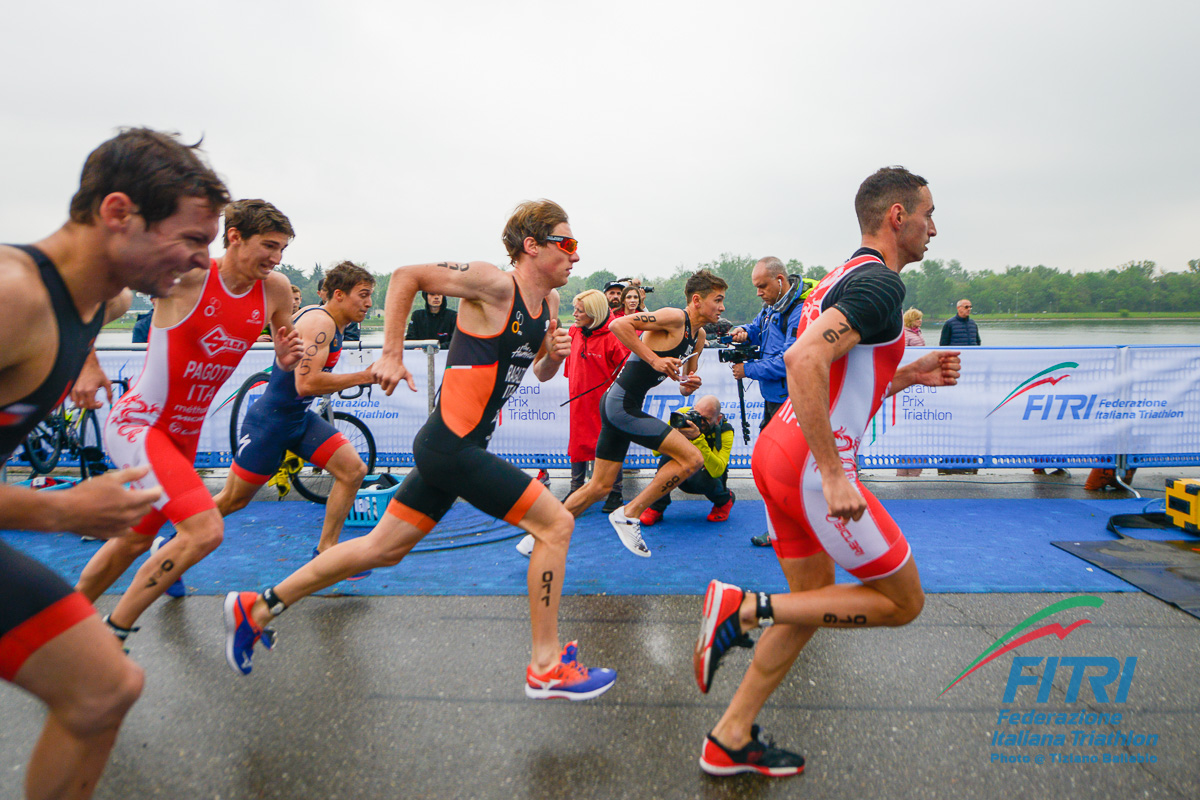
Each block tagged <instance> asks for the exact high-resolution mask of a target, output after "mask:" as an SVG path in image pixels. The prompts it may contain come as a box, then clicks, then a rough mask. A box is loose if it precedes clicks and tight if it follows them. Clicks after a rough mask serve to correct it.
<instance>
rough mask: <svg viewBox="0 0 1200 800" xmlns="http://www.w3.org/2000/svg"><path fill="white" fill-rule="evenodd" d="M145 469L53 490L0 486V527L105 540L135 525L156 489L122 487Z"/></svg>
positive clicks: (159, 491) (155, 496) (155, 495)
mask: <svg viewBox="0 0 1200 800" xmlns="http://www.w3.org/2000/svg"><path fill="white" fill-rule="evenodd" d="M149 471H150V468H149V467H133V468H130V469H122V470H113V471H111V472H106V473H104V474H103V475H101V476H100V477H98V478H92V479H91V480H87V481H84V482H83V483H80V484H79V485H77V486H74V487H72V488H70V489H66V490H64V491H58V492H39V491H36V490H33V489H26V488H25V487H23V486H8V485H2V484H0V527H2V528H5V529H8V530H12V529H15V530H25V531H44V532H47V533H58V532H62V531H67V532H70V533H78V534H80V535H81V536H94V537H96V538H97V539H111V538H112V537H114V536H119V535H120V534H122V533H123V532H125V530H127V529H128V528H130V527H132V526H133V525H135V524H137V522H138V520H140V519H141V518H142V517H144V516H146V514H147V513H149V511H150V509H151V508H152V507H153V506H154V501H155V500H157V499H158V498H159V496H160V495H161V494H162V489H159V488H154V489H126V488H125V484H126V483H128V482H130V481H135V480H138V479H139V478H142V477H144V476H145V475H146V473H147V472H149Z"/></svg>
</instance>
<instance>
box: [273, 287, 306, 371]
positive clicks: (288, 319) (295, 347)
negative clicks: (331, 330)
mask: <svg viewBox="0 0 1200 800" xmlns="http://www.w3.org/2000/svg"><path fill="white" fill-rule="evenodd" d="M265 284H266V285H265V287H264V288H265V289H266V295H267V319H268V320H270V322H271V337H272V339H274V341H275V363H276V364H278V365H279V368H280V369H282V370H283V371H284V372H291V371H292V370H294V369H295V368H296V365H297V364H299V363H300V358H301V356H303V355H304V341H303V340H302V339H301V338H300V334H299V333H297V332H296V329H295V328H294V327H293V326H292V284H291V282H290V281H289V280H288V279H287V278H285V277H284V276H283V273H281V272H272V273H271V274H270V275H268V276H267V277H266V280H265Z"/></svg>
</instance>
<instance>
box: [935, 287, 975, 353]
mask: <svg viewBox="0 0 1200 800" xmlns="http://www.w3.org/2000/svg"><path fill="white" fill-rule="evenodd" d="M940 344H941V346H942V347H947V346H949V347H976V346H978V345H981V344H983V340H982V339H980V338H979V326H978V325H976V324H975V320H973V319H971V301H970V300H967V299H966V298H965V297H964V298H963V299H962V300H959V301H958V314H957V315H955V316H953V317H951V318H950V319H948V320H946V324H945V325H943V326H942V341H941V343H940Z"/></svg>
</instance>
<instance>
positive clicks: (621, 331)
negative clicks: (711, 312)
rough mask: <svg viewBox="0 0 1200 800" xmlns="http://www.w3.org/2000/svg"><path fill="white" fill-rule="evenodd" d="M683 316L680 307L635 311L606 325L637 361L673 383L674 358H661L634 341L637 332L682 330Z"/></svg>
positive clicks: (675, 373)
mask: <svg viewBox="0 0 1200 800" xmlns="http://www.w3.org/2000/svg"><path fill="white" fill-rule="evenodd" d="M685 313H687V312H685V311H684V310H683V309H681V308H660V309H658V310H657V311H639V312H638V313H636V314H627V315H626V316H624V317H618V318H617V319H614V320H613V321H612V322H610V323H609V325H608V329H609V330H610V331H612V333H613V336H616V337H617V341H619V342H620V343H621V344H623V345H625V346H626V347H628V348H629V350H630V351H631V352H633V353H636V354H637V356H638V358H640V359H642V361H645V362H646V363H647V364H649V365H650V366H651V368H653V369H655V370H656V371H658V372H661V373H663V374H664V375H666V376H667V377H668V378H670V379H671V380H673V381H677V380H679V368H680V363H679V359H678V358H663V357H661V356H657V355H655V354H654V351H653V350H651V349H650V348H649V347H648V346H647V345H646V343H645V342H644V341H642V340H641V339H639V338H638V335H637V332H638V331H665V332H667V333H673V332H675V331H679V330H682V329H683V315H684V314H685Z"/></svg>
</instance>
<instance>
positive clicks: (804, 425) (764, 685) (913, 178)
mask: <svg viewBox="0 0 1200 800" xmlns="http://www.w3.org/2000/svg"><path fill="white" fill-rule="evenodd" d="M854 206H855V210H856V211H857V213H858V223H859V228H860V229H861V231H862V247H861V248H860V249H859V250H858V251H857V252H856V253H855V254H854V255H853V257H851V259H850V260H849V261H847V262H846V263H845V264H843V265H842V266H841V267H839V268H838V269H835V270H834V271H833V272H831V273H829V274H828V275H827V276H825V278H824V279H823V280H822V281H821V282H820V283H819V284H818V285H817V287H816V288H815V289H814V290H813V292H812V294H811V295H810V296H809V297H808V299H807V300H806V301H805V303H804V310H803V314H802V319H801V322H800V327H799V332H798V336H797V339H796V342H795V344H793V345H792V346H791V347H790V348H788V351H787V353H786V354H785V356H784V363H785V364H786V366H787V381H788V396H789V399H788V401H787V402H785V403H784V405H783V406H782V407H781V408H780V409H779V412H778V413H777V414H776V415H775V417H774V418H773V419H772V420H771V422H770V423H769V424H768V425H767V427H766V428H765V429H764V430H763V434H762V436H761V437H760V438H759V440H758V443H757V444H756V445H755V448H754V456H753V460H752V464H751V465H752V468H753V472H754V481H755V484H756V485H757V486H758V489H759V491H760V492H761V493H762V496H763V500H764V501H765V502H766V506H767V518H768V527H769V528H770V532H771V543H772V545H773V546H774V548H775V554H776V556H778V558H779V564H780V566H781V567H782V568H783V573H784V576H785V577H786V578H787V582H788V586H789V587H790V588H791V591H790V592H788V593H786V594H775V595H768V594H766V593H765V592H757V593H756V592H746V591H743V590H742V589H740V588H738V587H736V586H730V585H728V584H724V583H721V582H719V581H713V582H712V583H711V584H709V587H708V593H707V594H706V595H705V598H704V608H703V621H702V624H701V632H700V638H699V640H698V641H697V642H696V650H695V654H694V666H695V670H696V681H697V683H698V684H699V685H700V691H702V692H707V691H708V690H709V687H710V686H711V684H712V679H713V675H714V673H715V672H716V670H717V665H718V664H719V662H720V659H721V656H722V655H724V653H725V652H727V651H728V649H729V648H730V647H732V646H753V645H751V644H750V642H749V639H748V637H746V636H745V632H746V631H748V630H750V629H752V628H756V627H760V626H761V627H765V626H768V625H772V622H773V623H774V625H773V626H772V627H770V628H769V629H768V630H767V631H766V632H764V633H763V634H762V636H760V637H759V641H758V645H757V649H756V651H755V654H754V660H753V661H752V662H751V664H750V667H749V669H748V670H747V671H746V676H745V678H743V679H742V684H741V686H740V687H738V690H737V692H736V693H735V694H734V697H733V700H732V701H731V702H730V704H729V707H728V709H726V711H725V714H724V715H723V716H722V717H721V719H720V720H719V721H718V722H717V724H716V726H715V727H714V728H713V729H712V731H711V732H710V733H709V734H708V736H707V738H706V739H705V742H704V746H703V750H702V752H701V756H700V766H701V768H703V769H704V771H705V772H708V773H709V774H712V775H733V774H736V773H739V772H758V773H761V774H764V775H774V776H782V775H795V774H797V773H799V772H801V771H802V770H803V769H804V759H803V758H802V757H801V756H799V755H797V754H795V753H790V752H788V751H786V750H783V749H782V748H779V747H775V746H774V745H773V744H771V743H764V742H763V741H762V740H761V739H760V736H759V734H760V731H759V727H758V726H757V725H755V724H754V719H755V717H757V716H758V712H759V711H760V710H761V709H762V707H763V704H764V703H766V701H767V698H768V697H770V695H771V693H772V692H773V691H774V690H775V688H776V687H777V686H778V685H779V684H780V683H781V682H782V681H783V679H784V677H785V676H786V675H787V673H788V670H789V669H790V668H791V666H792V662H794V661H795V659H796V656H798V655H799V654H800V650H801V649H802V648H803V647H804V645H805V644H806V643H807V642H808V640H809V638H810V637H811V636H812V635H813V633H814V632H815V631H816V629H817V628H818V627H856V628H861V627H871V626H878V625H893V626H894V625H905V624H907V623H909V622H911V621H912V620H914V619H916V617H917V615H918V614H920V613H921V607H922V605H923V604H924V602H925V595H924V592H923V591H922V589H921V580H920V577H919V576H918V574H917V566H916V564H915V563H914V562H913V559H912V553H911V551H910V550H909V547H908V542H907V541H905V539H904V536H903V534H901V533H900V529H899V528H898V527H896V523H895V522H893V521H892V519H891V517H889V516H888V514H887V512H886V511H885V510H884V508H883V506H882V505H880V504H879V501H877V500H876V499H875V498H874V497H873V496H872V495H871V493H870V492H868V491H867V489H866V488H865V487H864V486H863V485H862V484H861V483H860V482H859V481H858V474H857V472H858V469H857V453H858V443H859V441H860V440H861V438H862V434H863V432H864V431H865V430H866V427H867V425H868V423H869V422H870V420H871V417H872V416H873V415H874V414H875V412H876V411H877V410H878V409H879V406H880V405H881V404H882V402H883V399H884V398H885V397H888V396H890V395H893V394H895V393H896V392H899V391H902V390H904V389H905V388H907V387H909V386H912V385H914V384H923V385H925V386H952V385H954V384H955V383H957V382H958V370H959V358H958V353H957V352H948V351H940V352H934V353H929V354H927V355H925V356H922V357H921V358H919V359H917V360H916V361H914V362H912V363H910V364H907V365H905V366H904V367H902V368H899V369H897V366H898V365H899V363H900V359H901V357H902V356H903V355H904V324H903V321H902V315H901V302H902V301H903V299H904V284H903V283H902V282H901V281H900V274H899V273H900V270H901V269H903V268H904V265H905V264H909V263H912V262H914V261H919V260H920V259H921V257H922V256H923V255H924V253H925V249H926V247H927V246H928V244H929V240H930V239H931V238H932V237H933V236H935V235H936V234H937V229H936V228H935V227H934V224H933V198H932V196H931V195H930V193H929V187H928V185H927V183H926V181H925V179H924V178H921V177H920V176H918V175H914V174H912V173H911V172H909V171H908V170H906V169H904V168H902V167H886V168H884V169H881V170H879V171H878V172H876V173H875V174H874V175H872V176H871V177H869V178H867V179H866V180H865V181H863V184H862V186H860V187H859V190H858V195H857V196H856V197H855V201H854ZM834 563H837V564H839V565H840V566H842V568H844V569H845V570H847V571H848V572H850V573H851V574H852V575H854V576H855V577H856V578H858V579H859V580H860V581H861V583H858V584H835V583H834V582H833V577H834V571H833V568H834Z"/></svg>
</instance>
